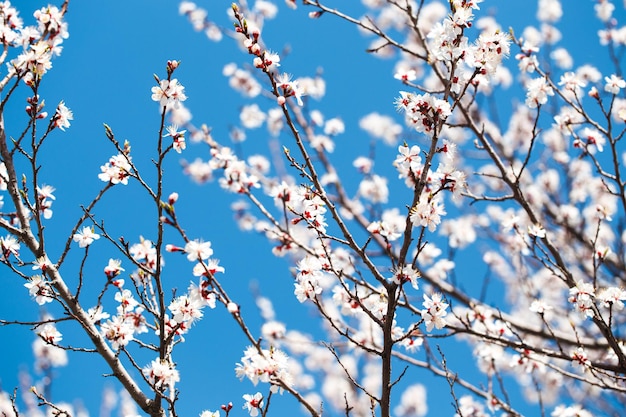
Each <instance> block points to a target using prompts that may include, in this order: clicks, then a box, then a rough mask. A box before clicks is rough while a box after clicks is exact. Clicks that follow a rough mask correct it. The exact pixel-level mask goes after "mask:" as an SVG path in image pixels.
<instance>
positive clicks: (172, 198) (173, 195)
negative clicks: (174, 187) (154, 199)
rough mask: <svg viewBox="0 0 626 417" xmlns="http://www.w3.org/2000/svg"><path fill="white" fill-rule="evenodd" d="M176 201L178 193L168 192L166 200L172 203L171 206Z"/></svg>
mask: <svg viewBox="0 0 626 417" xmlns="http://www.w3.org/2000/svg"><path fill="white" fill-rule="evenodd" d="M177 201H178V193H176V192H174V193H172V194H170V196H169V197H168V198H167V202H168V203H170V205H172V206H173V205H174V203H175V202H177Z"/></svg>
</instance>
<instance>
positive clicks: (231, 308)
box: [226, 303, 239, 314]
mask: <svg viewBox="0 0 626 417" xmlns="http://www.w3.org/2000/svg"><path fill="white" fill-rule="evenodd" d="M226 308H227V309H228V312H229V313H231V314H237V313H239V306H238V305H237V304H235V303H228V305H227V306H226Z"/></svg>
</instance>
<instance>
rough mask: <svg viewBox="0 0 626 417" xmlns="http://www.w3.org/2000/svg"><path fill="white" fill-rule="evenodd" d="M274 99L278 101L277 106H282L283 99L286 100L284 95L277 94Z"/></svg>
mask: <svg viewBox="0 0 626 417" xmlns="http://www.w3.org/2000/svg"><path fill="white" fill-rule="evenodd" d="M276 101H277V102H278V105H279V106H283V105H284V104H285V101H287V99H285V97H284V96H278V98H277V99H276Z"/></svg>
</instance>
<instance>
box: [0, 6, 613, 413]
mask: <svg viewBox="0 0 626 417" xmlns="http://www.w3.org/2000/svg"><path fill="white" fill-rule="evenodd" d="M279 3H281V8H280V12H279V15H278V17H277V18H276V19H275V20H271V21H268V22H267V23H266V26H265V31H264V40H265V43H266V44H267V45H268V46H269V47H270V48H272V49H274V50H276V51H281V50H283V48H284V47H286V46H287V45H289V46H290V50H291V52H290V53H289V54H288V55H287V56H286V57H284V58H283V59H282V61H281V64H282V68H283V69H284V70H285V71H287V72H289V73H292V74H294V75H295V76H297V77H299V76H313V75H315V73H316V71H318V70H319V69H320V68H323V74H324V78H325V80H326V83H327V95H326V97H325V98H324V100H323V101H321V102H312V103H311V105H312V106H314V107H315V108H318V109H320V110H322V111H323V113H324V114H325V116H326V117H327V118H330V117H341V118H342V119H343V120H344V122H345V123H346V133H345V134H343V135H342V136H341V137H340V138H338V139H337V150H336V151H335V154H334V155H333V158H334V159H335V160H336V161H343V162H344V163H343V166H344V169H345V172H350V171H349V169H350V163H351V161H352V159H353V158H354V157H355V156H356V154H354V151H352V149H353V148H355V147H357V146H363V145H364V144H366V143H368V142H369V138H367V136H366V134H365V133H364V132H362V131H360V130H359V128H358V120H359V118H360V117H362V116H363V115H365V114H367V113H369V112H371V111H378V112H380V113H383V114H389V115H393V114H394V107H393V100H394V98H395V97H396V96H397V95H398V91H399V90H402V89H405V88H406V87H403V86H402V85H400V84H399V83H398V82H397V81H396V80H394V79H393V73H392V68H393V61H388V60H379V59H376V58H373V57H371V56H369V55H368V54H366V53H365V52H364V51H365V49H366V47H367V44H368V41H366V40H364V39H363V37H362V36H361V35H360V34H359V33H358V31H357V30H356V29H355V28H354V27H352V26H351V25H349V24H347V23H345V22H341V21H339V20H338V19H337V18H335V17H333V16H323V17H322V18H321V19H318V20H315V21H311V20H310V19H308V17H307V12H308V11H309V9H307V8H305V7H302V6H301V7H299V9H298V10H296V11H292V10H289V9H287V8H285V7H284V6H283V5H282V2H279ZM335 3H336V4H337V7H343V5H342V3H344V2H339V1H336V2H335ZM354 3H356V1H355V2H354ZM563 3H564V5H563V7H564V11H565V15H564V18H563V20H562V22H561V23H560V24H559V25H558V27H559V28H560V29H561V30H562V32H563V33H564V35H565V37H564V39H563V41H562V43H561V46H564V47H566V48H568V49H569V50H570V53H571V54H572V55H573V57H574V62H575V65H579V64H581V63H584V62H590V63H596V65H598V66H601V65H603V64H600V63H598V62H601V63H606V56H605V55H604V51H602V52H600V54H601V55H598V52H597V51H598V49H597V37H596V35H595V31H596V30H597V28H598V23H597V22H596V21H595V20H594V21H593V23H592V24H581V22H582V21H583V19H584V18H585V17H587V16H589V15H591V13H592V7H593V2H592V1H587V0H579V1H571V2H568V1H564V2H563ZM14 4H15V5H16V7H17V8H18V9H19V10H20V11H21V15H22V16H23V17H24V18H25V20H28V19H30V16H31V15H32V12H33V11H34V10H35V8H37V7H39V5H40V4H39V3H38V2H34V1H30V0H28V1H26V0H24V1H16V2H14ZM198 4H199V5H200V6H201V7H204V8H206V9H208V10H209V16H210V18H211V19H213V20H215V21H216V22H218V23H219V24H220V25H222V26H224V27H229V26H230V25H231V22H230V21H229V19H228V17H227V16H226V14H225V11H226V10H227V9H228V7H229V5H230V2H229V1H209V0H206V1H204V2H199V3H198ZM41 5H43V3H42V4H41ZM481 6H482V9H483V10H484V11H487V12H488V13H496V16H497V19H498V20H499V22H500V23H501V25H502V26H503V27H504V28H505V29H506V28H507V27H509V26H511V27H513V28H515V31H516V33H519V32H521V30H522V28H523V27H524V26H525V25H526V24H534V23H536V20H535V17H534V14H535V2H512V1H504V0H499V1H490V0H485V2H484V3H483V4H482V5H481ZM616 7H617V12H616V15H617V16H618V17H619V16H621V17H623V16H624V10H623V6H622V4H621V3H618V4H616ZM350 8H352V9H353V10H360V9H361V8H360V7H358V6H354V5H352V7H350ZM481 13H482V12H481ZM67 21H68V22H69V31H70V38H69V39H67V40H66V42H65V43H64V45H65V46H64V51H63V54H62V56H61V57H60V58H57V59H56V60H55V61H54V62H53V69H52V71H51V72H50V73H49V74H48V75H46V77H45V79H44V84H43V86H44V87H43V90H42V93H41V94H42V96H43V97H44V98H45V100H46V102H47V103H48V107H49V111H50V112H51V111H52V109H53V108H54V105H55V104H56V103H57V102H59V101H60V100H64V101H65V103H66V104H67V106H68V107H70V108H71V109H72V110H73V112H74V120H73V122H72V126H71V127H70V128H69V129H68V130H67V132H65V133H62V132H55V133H54V134H53V135H52V136H51V137H50V139H49V141H48V143H47V144H46V146H45V149H44V158H45V159H44V163H43V168H42V177H43V178H44V182H45V183H48V184H51V185H53V186H55V187H56V188H57V192H56V193H55V195H56V198H57V200H56V201H55V203H54V206H53V209H54V211H55V216H54V217H53V220H52V221H51V222H50V223H49V224H47V226H46V227H47V233H48V234H49V236H50V238H49V240H57V239H59V241H61V242H64V241H65V239H66V238H67V234H68V233H69V229H68V227H70V228H71V225H73V223H74V221H75V219H76V218H77V217H78V216H79V215H80V213H81V211H80V210H81V209H80V205H81V204H86V203H87V202H89V201H90V200H91V198H92V197H93V196H95V194H96V193H97V191H98V190H99V188H100V187H101V186H102V183H101V182H100V181H99V180H98V178H97V174H98V173H99V167H100V165H102V164H104V163H105V162H106V161H107V159H108V158H109V157H110V156H111V155H113V154H114V153H115V150H114V149H113V147H112V146H111V145H110V144H109V143H108V142H107V140H106V138H105V136H104V130H103V127H102V124H103V123H107V124H108V125H109V126H111V128H112V129H113V131H114V132H115V134H116V136H117V137H118V138H120V139H128V140H129V141H130V142H131V144H132V146H133V154H134V161H135V162H136V163H137V164H138V165H139V166H140V167H142V168H143V169H144V170H146V172H149V170H151V169H152V166H151V157H152V155H153V152H154V143H155V140H156V137H157V135H158V127H159V125H158V123H159V113H158V106H157V105H156V104H155V103H154V102H153V101H152V100H151V99H150V88H151V87H152V86H153V85H154V79H153V77H152V74H154V73H156V74H157V75H159V76H161V77H165V63H166V61H167V60H168V59H177V60H180V61H181V63H182V65H181V67H180V68H179V69H178V70H177V73H176V77H177V78H178V79H179V80H180V82H181V83H182V84H183V85H184V86H185V88H186V93H187V96H188V97H189V98H188V100H187V102H186V103H185V105H186V106H187V107H188V108H189V109H190V110H191V112H192V114H193V120H192V122H193V123H194V124H196V125H200V124H201V123H207V124H208V125H210V126H212V128H213V132H214V137H215V138H216V139H217V140H219V141H221V142H223V143H226V142H227V141H228V131H229V129H230V127H231V126H233V125H236V124H237V123H238V120H239V109H240V108H241V106H242V105H244V104H247V103H248V100H247V99H245V98H243V97H241V96H239V95H238V94H237V93H235V92H233V91H232V90H231V89H230V88H229V87H228V85H227V80H226V78H225V77H224V76H223V75H222V68H223V66H224V64H226V63H229V62H236V63H237V64H239V65H242V64H243V63H248V62H250V58H249V56H248V55H246V54H244V53H242V52H241V51H239V50H238V48H237V47H236V46H235V44H234V42H232V41H231V40H229V39H224V40H223V41H222V42H221V43H213V42H211V41H209V40H208V39H207V38H206V37H205V36H204V35H202V34H201V33H196V32H194V31H193V29H192V27H191V25H190V24H189V23H188V22H187V21H186V19H185V17H183V16H180V15H179V14H178V2H175V1H165V0H156V1H154V0H153V1H148V0H137V1H118V0H112V1H107V2H89V1H74V2H72V3H70V8H69V13H68V15H67ZM568 34H572V35H568ZM500 100H501V102H498V105H499V106H501V108H502V109H503V110H502V112H503V114H506V109H507V108H508V107H509V102H510V101H511V97H510V96H507V95H506V94H505V95H502V96H501V99H500ZM517 100H518V101H522V100H523V96H520V95H518V96H517ZM269 104H270V103H262V106H263V105H265V106H266V107H265V108H269ZM8 112H9V113H7V115H6V116H5V123H6V127H7V129H8V130H9V133H11V132H13V134H14V135H16V134H17V132H19V131H20V129H21V127H22V125H20V122H21V121H22V120H23V115H22V114H23V105H22V103H17V102H16V103H14V104H13V105H12V106H11V108H10V109H9V110H8ZM398 120H400V118H399V117H398ZM266 136H267V135H266V134H264V133H262V132H261V133H260V131H256V132H253V133H251V134H249V136H248V140H247V141H246V142H245V143H244V144H243V145H242V152H243V153H244V154H246V155H249V154H252V153H255V152H261V151H262V150H263V149H264V148H265V147H266V146H267V145H266V143H267V142H266V139H267V138H266ZM378 146H380V144H379V145H378ZM381 151H382V154H383V155H384V154H385V152H388V153H389V155H390V157H391V155H393V153H394V152H395V150H381ZM360 152H362V153H363V152H367V151H366V147H363V148H362V150H361V151H360ZM344 154H345V155H346V156H345V157H344V156H343V155H344ZM198 156H200V157H204V158H205V159H206V149H205V148H203V147H202V146H200V145H191V144H190V145H189V147H188V149H187V151H186V152H185V153H184V154H183V157H184V158H185V159H187V160H193V159H194V158H196V157H198ZM340 166H342V165H340ZM166 170H167V175H168V176H170V179H169V180H166V183H165V190H166V192H169V191H177V192H179V193H180V195H181V200H180V202H179V203H178V204H177V211H178V213H179V217H180V218H182V219H187V220H186V224H185V225H184V227H185V228H186V229H187V230H188V232H190V234H191V235H192V236H193V237H197V238H204V239H205V240H211V241H212V243H213V248H214V250H215V257H217V258H219V259H220V260H221V264H222V265H223V266H224V267H225V268H226V275H225V277H224V278H223V282H224V284H225V285H226V286H227V288H228V289H229V291H231V292H232V294H233V296H234V297H236V299H237V301H238V302H239V303H240V304H241V305H242V306H244V309H243V314H244V315H245V316H246V317H247V318H249V320H250V324H251V326H252V327H253V328H255V326H256V328H255V329H256V330H258V326H259V325H260V319H258V318H256V317H255V316H256V309H255V307H254V306H253V302H252V291H251V288H252V286H253V285H255V284H253V283H255V282H256V283H258V287H259V288H260V290H261V292H262V293H263V294H264V295H266V296H269V297H270V298H271V299H273V300H275V308H276V310H277V315H278V318H279V319H283V320H285V321H286V322H287V323H288V325H290V324H293V325H294V326H299V325H301V324H302V323H306V322H307V321H310V320H311V315H312V311H310V310H308V309H307V308H306V307H304V308H303V307H302V306H301V305H300V304H299V303H297V301H296V300H295V298H294V297H293V296H292V295H291V293H292V290H293V284H292V280H291V276H290V274H289V272H288V269H287V262H286V261H285V260H281V259H274V258H273V257H272V256H271V254H270V246H269V245H268V244H267V243H265V239H264V238H263V237H261V236H257V235H253V234H242V233H240V232H238V231H237V227H236V225H235V222H234V221H233V220H232V212H231V211H230V210H229V206H230V203H231V202H232V201H234V197H233V196H231V195H228V194H226V193H224V192H223V191H222V190H220V189H219V187H218V186H217V184H209V185H205V186H198V185H196V184H194V183H192V182H191V181H190V180H189V179H188V178H185V177H183V176H182V174H181V170H180V165H179V160H177V158H176V157H175V158H171V159H170V162H169V163H168V164H167V166H166ZM391 175H393V174H391ZM349 181H350V180H348V183H349ZM348 185H349V184H348ZM353 186H354V184H353ZM117 188H118V189H115V190H113V192H111V193H110V195H109V196H108V197H107V198H106V199H105V200H104V201H103V204H102V205H101V206H100V207H99V208H98V209H97V210H96V215H97V216H100V218H103V219H105V221H106V224H107V226H108V227H111V230H112V231H113V233H117V234H118V235H123V236H125V238H126V239H127V240H129V241H136V240H137V239H138V237H139V236H140V235H143V236H144V237H146V238H150V237H151V235H152V234H153V233H154V232H153V231H154V224H153V223H154V221H153V220H152V219H151V218H150V213H149V212H146V209H145V204H144V203H145V202H146V200H145V199H142V197H140V196H139V195H138V194H137V193H136V192H135V191H136V189H133V188H132V187H128V188H127V189H122V188H121V187H117ZM400 188H401V187H400ZM400 188H398V189H400ZM147 219H149V220H147ZM95 248H97V249H98V251H101V252H99V253H98V255H97V259H100V258H102V259H104V261H100V263H98V262H97V261H96V260H95V259H94V260H92V261H91V264H90V265H91V271H93V272H92V275H93V277H87V281H89V279H94V280H99V279H102V274H101V270H102V267H103V266H104V265H105V263H106V259H108V257H110V256H115V254H114V252H113V251H112V250H111V249H107V248H106V246H105V245H104V242H98V244H97V246H94V247H93V250H95ZM53 252H54V250H53ZM80 254H81V253H80V252H79V251H78V250H76V249H75V250H74V251H73V253H72V255H73V256H72V257H71V258H70V262H74V265H76V262H77V261H78V260H79V259H80V256H79V255H80ZM70 265H71V264H70ZM69 268H71V266H68V269H69ZM166 268H167V272H168V274H171V279H172V280H179V281H180V284H179V285H180V288H181V289H182V288H186V286H187V284H188V282H189V281H190V279H191V278H193V277H192V276H191V274H190V267H189V266H188V264H183V263H181V264H180V266H179V264H177V263H173V264H172V265H167V267H166ZM176 268H180V272H178V271H177V270H176ZM175 271H176V272H175ZM0 277H1V278H2V282H3V285H4V290H3V291H2V292H1V293H0V318H1V319H7V320H11V319H16V318H25V317H26V319H27V320H30V319H35V318H36V316H37V313H38V312H37V309H36V307H37V306H36V305H35V304H34V303H32V301H30V300H29V297H28V294H27V291H26V290H25V289H24V288H23V287H22V284H23V283H22V282H21V281H19V280H18V279H17V278H16V277H14V276H12V275H11V274H10V273H9V271H8V270H7V269H6V268H1V269H0ZM173 286H176V285H173ZM494 296H497V294H494ZM22 314H25V316H22ZM287 317H288V318H289V319H287ZM304 327H305V326H304ZM305 328H306V327H305ZM61 330H62V331H63V329H61ZM311 331H312V332H317V331H318V330H317V329H312V330H311ZM0 338H1V339H2V340H5V341H10V343H3V344H0V358H1V359H0V383H1V388H2V389H4V390H7V391H12V389H13V387H15V386H16V385H18V381H17V375H18V372H19V371H20V370H22V369H31V368H32V353H31V351H30V344H31V343H32V340H33V338H34V336H33V333H32V332H31V331H29V329H27V328H25V327H16V326H11V327H0ZM67 340H72V342H73V343H74V342H76V344H80V343H81V342H85V340H84V337H80V336H78V335H72V334H71V333H67ZM246 345H247V343H246V341H245V340H244V339H243V337H242V336H241V335H240V334H239V333H238V330H237V329H236V327H235V326H234V324H233V323H232V320H230V318H229V316H228V315H227V314H226V312H225V311H223V309H222V310H220V309H218V310H216V311H213V312H209V313H208V314H206V316H205V318H204V319H203V320H202V321H201V322H199V323H198V324H197V325H196V328H195V329H193V331H192V332H190V334H189V335H188V342H186V343H185V344H182V345H180V346H179V347H178V348H177V353H176V354H175V359H176V360H177V361H178V364H179V368H180V369H181V377H182V382H181V384H180V385H179V388H180V390H181V399H180V402H179V406H180V409H179V412H180V415H197V413H199V412H200V411H202V410H203V409H207V408H209V409H215V408H217V407H218V406H219V405H220V404H222V403H224V402H227V401H232V402H233V403H234V404H235V407H236V408H238V407H240V403H241V401H240V398H241V394H243V393H244V392H247V391H246V390H250V391H251V390H252V388H250V386H249V384H248V383H247V382H244V383H241V384H240V383H239V382H238V381H237V379H236V378H235V375H234V365H235V363H236V362H237V361H238V360H239V358H240V357H241V355H242V352H243V349H244V348H245V346H246ZM464 357H465V356H461V357H459V358H452V359H451V361H452V362H453V363H454V362H455V360H456V361H458V363H459V364H460V363H462V362H463V361H464V359H463V358H464ZM146 362H147V360H146ZM106 372H107V370H106V368H105V367H104V363H103V362H102V361H101V360H99V358H96V357H88V355H85V354H83V355H80V354H74V355H72V356H70V366H68V367H65V368H59V369H57V370H55V382H54V383H53V395H54V399H55V400H62V401H69V402H72V401H74V400H76V399H79V398H81V399H82V401H83V402H84V403H85V405H86V406H87V408H88V409H89V411H90V413H91V415H97V412H98V411H97V410H98V404H99V402H100V396H101V387H102V384H111V385H113V384H112V383H111V382H110V381H107V380H106V379H105V380H104V382H102V378H100V377H99V375H101V374H104V373H106ZM412 372H413V371H412ZM410 376H411V377H412V378H415V379H419V380H420V381H424V382H428V384H429V386H430V387H431V389H430V391H429V405H430V408H431V410H433V409H435V404H436V401H441V402H442V403H443V404H444V405H445V406H448V404H449V403H450V400H449V397H448V391H447V383H446V382H445V381H442V380H439V381H433V380H432V378H430V377H429V376H428V375H427V374H426V373H425V372H414V373H413V374H411V375H410ZM437 392H438V393H437ZM274 406H275V407H276V409H274V413H275V414H274V415H283V414H284V412H285V411H284V410H290V411H291V408H290V407H293V402H292V401H291V400H289V399H288V398H284V397H283V398H281V399H280V400H278V401H275V403H274ZM281 410H282V411H283V412H281ZM237 411H239V410H237ZM445 414H446V415H452V414H453V410H452V407H451V406H450V407H449V408H448V409H447V412H446V413H445ZM235 415H243V411H241V412H240V413H237V414H235ZM431 415H435V414H431Z"/></svg>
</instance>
